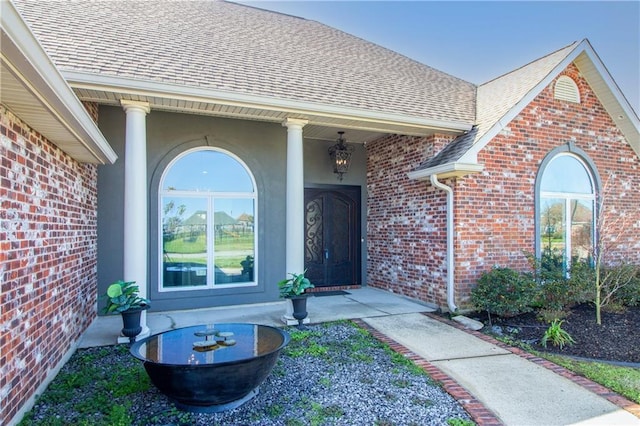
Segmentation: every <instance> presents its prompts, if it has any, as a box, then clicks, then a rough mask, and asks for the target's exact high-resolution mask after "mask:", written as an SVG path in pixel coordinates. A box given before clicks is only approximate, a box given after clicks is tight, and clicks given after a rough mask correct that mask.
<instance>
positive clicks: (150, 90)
mask: <svg viewBox="0 0 640 426" xmlns="http://www.w3.org/2000/svg"><path fill="white" fill-rule="evenodd" d="M62 74H63V76H64V77H65V78H66V79H67V82H69V84H70V85H71V86H72V87H74V88H76V89H87V90H102V91H113V92H126V93H129V94H132V95H138V96H159V97H167V98H170V99H180V100H192V101H197V102H215V103H221V104H224V105H231V106H239V107H249V108H262V109H271V110H277V111H281V112H287V113H295V114H310V115H318V116H324V117H330V118H344V119H349V120H354V119H358V120H363V121H369V122H373V123H379V124H392V125H396V126H398V125H400V126H402V125H404V126H412V127H422V128H425V129H430V130H442V131H448V132H452V131H453V132H464V131H469V130H470V129H471V127H472V124H469V123H462V122H456V121H445V120H426V119H422V118H419V117H414V116H407V115H403V114H393V113H383V112H375V111H368V110H362V109H357V108H346V107H339V106H334V105H326V104H319V103H318V104H316V103H312V102H299V101H292V100H287V99H278V98H272V97H267V96H256V95H248V94H244V93H233V92H226V91H221V90H214V89H203V88H192V87H186V86H180V85H176V84H168V83H158V82H152V81H142V80H136V79H131V78H123V77H113V76H103V75H96V74H91V73H84V72H77V71H63V72H62Z"/></svg>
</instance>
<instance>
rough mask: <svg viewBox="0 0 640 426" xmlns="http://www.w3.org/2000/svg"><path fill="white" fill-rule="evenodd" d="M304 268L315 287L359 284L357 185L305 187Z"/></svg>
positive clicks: (358, 195) (358, 207) (358, 193)
mask: <svg viewBox="0 0 640 426" xmlns="http://www.w3.org/2000/svg"><path fill="white" fill-rule="evenodd" d="M304 201H305V265H304V266H305V268H306V270H307V273H306V276H307V277H308V278H309V280H311V282H312V283H313V284H314V285H315V286H316V287H331V286H343V285H359V284H360V276H361V273H360V187H359V186H331V187H321V188H306V189H305V200H304Z"/></svg>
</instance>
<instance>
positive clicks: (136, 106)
mask: <svg viewBox="0 0 640 426" xmlns="http://www.w3.org/2000/svg"><path fill="white" fill-rule="evenodd" d="M120 105H121V106H122V109H124V111H125V112H127V111H129V110H139V111H142V112H144V113H145V114H149V112H150V111H151V107H149V102H140V101H128V100H125V99H120Z"/></svg>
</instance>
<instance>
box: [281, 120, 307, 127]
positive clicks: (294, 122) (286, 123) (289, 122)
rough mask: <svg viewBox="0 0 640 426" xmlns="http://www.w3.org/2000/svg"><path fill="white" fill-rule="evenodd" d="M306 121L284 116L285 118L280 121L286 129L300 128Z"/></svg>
mask: <svg viewBox="0 0 640 426" xmlns="http://www.w3.org/2000/svg"><path fill="white" fill-rule="evenodd" d="M307 123H309V120H303V119H301V118H285V120H284V121H283V122H282V126H284V127H286V128H288V129H291V128H294V129H295V128H299V129H302V128H303V127H304V126H305V125H306V124H307Z"/></svg>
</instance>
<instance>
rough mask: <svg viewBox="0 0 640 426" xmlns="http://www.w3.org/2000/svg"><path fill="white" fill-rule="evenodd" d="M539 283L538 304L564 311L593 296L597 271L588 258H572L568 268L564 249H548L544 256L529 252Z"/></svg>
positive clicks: (592, 298) (547, 308)
mask: <svg viewBox="0 0 640 426" xmlns="http://www.w3.org/2000/svg"><path fill="white" fill-rule="evenodd" d="M528 257H529V262H530V264H531V266H532V267H533V268H534V270H535V271H536V277H535V278H536V282H537V283H538V286H539V293H538V298H537V299H536V301H535V305H536V306H537V307H539V308H541V309H544V310H549V311H562V310H565V309H567V308H570V307H572V306H574V305H576V304H578V303H583V302H590V301H593V300H594V288H593V283H594V271H593V268H592V267H591V265H590V264H589V263H588V261H585V260H580V259H578V258H575V259H573V261H572V263H571V269H570V271H568V273H567V271H566V269H565V266H564V257H563V254H562V253H561V252H557V251H550V250H545V251H544V252H543V253H542V258H541V259H536V258H535V256H532V255H529V256H528Z"/></svg>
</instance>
